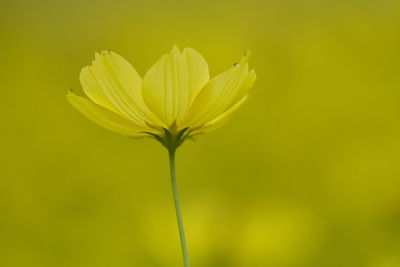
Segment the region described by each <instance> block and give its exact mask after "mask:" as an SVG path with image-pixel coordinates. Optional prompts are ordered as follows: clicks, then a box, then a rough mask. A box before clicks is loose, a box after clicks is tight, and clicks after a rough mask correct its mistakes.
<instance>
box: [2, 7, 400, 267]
mask: <svg viewBox="0 0 400 267" xmlns="http://www.w3.org/2000/svg"><path fill="white" fill-rule="evenodd" d="M0 33H1V34H0V49H1V56H0V81H1V89H0V96H1V99H0V102H1V104H0V112H1V113H0V114H1V131H0V137H1V141H0V142H1V143H0V144H1V154H0V166H1V167H0V266H5V267H20V266H24V267H48V266H51V267H128V266H137V267H147V266H165V267H169V266H171V267H172V266H174V267H175V266H182V261H181V254H180V247H179V237H178V231H177V225H176V218H175V214H174V208H173V200H172V193H171V188H170V180H169V175H168V161H167V153H166V151H164V149H163V148H162V147H161V146H160V145H159V144H158V143H156V142H155V141H153V140H150V139H148V140H131V139H129V138H126V137H123V136H119V135H116V134H113V133H110V132H107V131H106V130H104V129H102V128H100V127H98V126H96V125H94V124H93V123H92V122H90V121H89V120H87V119H86V118H84V117H83V116H81V115H80V114H79V113H78V112H77V111H76V110H74V109H73V108H72V107H71V106H70V105H69V104H68V103H67V101H66V100H65V94H66V92H67V90H68V89H70V88H73V89H74V90H75V91H76V92H78V93H81V92H82V90H81V88H80V84H79V79H78V77H79V72H80V69H81V68H82V67H84V66H86V65H88V64H90V62H91V60H92V59H93V57H94V52H96V51H101V50H103V49H109V50H114V51H116V52H117V53H119V54H121V55H122V56H124V57H125V58H126V59H128V60H129V61H130V62H131V63H132V64H133V65H134V66H135V67H136V69H137V70H138V72H139V73H140V74H141V75H143V74H144V73H145V72H146V70H147V69H148V68H149V67H150V66H151V65H152V64H153V63H154V62H155V61H156V60H157V59H158V58H159V57H160V56H161V55H162V54H163V53H165V52H167V51H169V50H170V49H171V48H172V46H173V45H174V44H176V45H178V46H179V47H181V48H183V47H186V46H190V47H193V48H195V49H196V50H198V51H199V52H200V53H202V54H203V55H204V57H205V58H206V59H207V61H208V63H209V66H210V70H211V74H212V75H215V74H218V73H219V72H221V71H223V70H225V69H226V68H227V67H229V66H230V65H231V64H232V63H233V62H234V61H235V60H237V59H238V58H240V56H241V55H242V53H243V52H244V51H246V50H251V51H252V53H253V56H252V58H251V59H250V64H251V65H252V66H254V67H255V69H256V72H257V74H258V79H257V82H256V85H255V87H254V88H253V90H252V92H251V95H250V99H249V101H248V102H247V103H246V104H245V105H244V106H243V107H242V108H241V109H240V110H238V111H237V112H236V114H235V115H234V116H233V117H232V118H231V120H230V122H229V123H228V124H226V125H225V126H224V127H223V128H221V129H220V130H218V131H216V132H214V133H212V134H209V135H204V136H200V137H199V138H198V140H197V141H195V142H190V141H189V142H186V143H185V144H184V146H183V147H182V148H181V149H179V151H178V155H177V157H178V158H177V173H178V186H179V189H180V194H181V200H182V205H183V215H184V222H185V227H186V231H187V238H188V245H189V253H190V257H191V260H192V266H194V267H225V266H226V267H399V266H400V256H399V255H400V152H399V151H400V105H399V103H400V2H399V1H397V0H380V1H372V0H347V1H345V0H338V1H333V0H332V1H328V0H325V1H323V0H304V1H295V0H281V1H273V0H266V1H262V0H254V1H250V0H249V1H235V0H231V1H215V0H214V1H213V0H202V1H161V0H158V1H156V0H148V1H120V0H114V1H105V0H103V1H84V0H80V1H78V0H72V1H50V0H48V1H45V0H35V1H30V0H25V1H23V0H22V1H19V0H15V1H11V0H10V1H7V0H1V1H0Z"/></svg>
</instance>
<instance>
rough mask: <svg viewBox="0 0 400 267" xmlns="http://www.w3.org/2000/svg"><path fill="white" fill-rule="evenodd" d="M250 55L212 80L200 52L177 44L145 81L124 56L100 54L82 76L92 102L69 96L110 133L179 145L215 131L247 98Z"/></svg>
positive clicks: (252, 76) (250, 79) (252, 78)
mask: <svg viewBox="0 0 400 267" xmlns="http://www.w3.org/2000/svg"><path fill="white" fill-rule="evenodd" d="M248 56H249V54H248V53H246V54H245V55H244V56H243V58H242V59H241V60H240V62H239V63H235V64H234V65H233V66H231V67H230V68H229V69H228V70H227V71H225V72H223V73H221V74H219V75H218V76H216V77H214V78H212V79H211V80H210V78H209V72H208V65H207V62H206V61H205V59H204V58H203V57H202V56H201V55H200V54H199V53H198V52H197V51H196V50H194V49H192V48H185V49H184V50H183V51H182V52H181V51H180V50H179V49H178V47H176V46H175V47H174V48H173V49H172V51H171V52H169V53H167V54H165V55H163V56H162V57H161V58H160V59H159V60H158V61H157V62H156V63H155V64H154V65H153V66H152V67H151V68H150V70H149V71H148V72H147V73H146V75H145V76H144V77H143V79H142V78H141V77H140V76H139V74H138V73H137V72H136V70H135V69H134V68H133V67H132V65H131V64H129V62H128V61H126V60H125V59H124V58H123V57H121V56H120V55H118V54H116V53H114V52H110V51H102V52H101V53H100V54H99V53H96V55H95V60H94V61H93V62H92V65H90V66H88V67H85V68H83V69H82V71H81V74H80V82H81V84H82V87H83V91H84V92H85V94H86V95H87V97H88V98H85V97H80V96H77V95H75V94H74V93H73V92H69V93H68V95H67V98H68V101H69V102H70V103H71V104H72V105H73V106H74V107H75V108H76V109H77V110H79V111H80V112H81V113H82V114H83V115H85V116H86V117H88V118H89V119H91V120H92V121H93V122H95V123H97V124H98V125H100V126H102V127H104V128H106V129H108V130H110V131H113V132H116V133H119V134H123V135H127V136H130V137H135V138H139V137H146V136H150V137H154V138H156V139H157V140H158V141H160V142H161V143H163V144H164V145H165V146H167V147H168V146H171V145H174V146H176V147H177V146H179V145H180V144H181V143H182V142H183V141H184V140H185V139H186V138H188V137H190V136H193V135H195V134H198V133H204V132H209V131H211V130H213V129H215V128H217V127H218V126H219V125H221V124H222V123H223V122H224V121H225V120H226V118H227V117H229V115H230V114H231V113H232V112H233V111H234V110H236V109H237V108H238V107H239V106H240V105H241V104H242V103H243V102H244V101H245V100H246V98H247V93H248V91H249V89H250V88H251V87H252V86H253V84H254V82H255V79H256V74H255V72H254V70H249V66H248V63H247V59H248ZM171 140H172V141H171ZM171 142H173V144H170V143H171Z"/></svg>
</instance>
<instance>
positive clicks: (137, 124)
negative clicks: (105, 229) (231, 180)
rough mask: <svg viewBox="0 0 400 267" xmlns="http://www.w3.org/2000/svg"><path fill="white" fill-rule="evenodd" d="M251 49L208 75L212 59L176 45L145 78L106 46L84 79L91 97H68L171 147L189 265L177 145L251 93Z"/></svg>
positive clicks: (100, 119)
mask: <svg viewBox="0 0 400 267" xmlns="http://www.w3.org/2000/svg"><path fill="white" fill-rule="evenodd" d="M248 56H249V54H248V53H247V54H246V55H244V56H243V58H242V59H241V60H240V62H239V63H235V64H234V65H233V66H232V67H230V68H229V69H228V70H227V71H225V72H223V73H221V74H220V75H218V76H216V77H214V78H213V79H211V80H210V78H209V73H208V65H207V62H206V61H205V60H204V58H203V57H202V56H201V55H200V54H199V53H198V52H196V51H195V50H194V49H192V48H185V49H184V50H183V51H182V52H180V51H179V49H178V48H177V47H176V46H175V47H174V48H173V49H172V51H171V52H170V53H168V54H165V55H164V56H162V57H161V59H159V60H158V61H157V62H156V64H154V65H153V67H151V68H150V70H149V71H148V72H147V73H146V75H145V76H144V78H143V79H142V78H141V77H140V76H139V74H138V73H137V72H136V70H135V69H134V68H133V67H132V65H131V64H129V62H128V61H126V60H125V59H124V58H122V57H121V56H119V55H117V54H116V53H114V52H109V51H103V52H101V53H100V54H96V57H95V60H94V61H93V62H92V65H91V66H88V67H86V68H84V69H83V70H82V71H81V75H80V80H81V84H82V87H83V91H84V92H85V94H86V95H87V96H88V98H85V97H80V96H77V95H75V94H74V93H73V92H71V91H70V92H69V93H68V95H67V98H68V101H69V102H70V103H71V104H72V105H73V106H74V107H75V108H76V109H78V110H79V111H80V112H81V113H83V114H84V115H86V116H87V117H88V118H89V119H91V120H92V121H94V122H95V123H97V124H99V125H100V126H103V127H104V128H106V129H108V130H111V131H114V132H116V133H120V134H123V135H127V136H130V137H135V138H138V137H146V136H150V137H154V138H155V139H156V140H158V141H160V142H161V143H162V144H163V145H164V146H165V147H166V148H167V149H168V152H169V162H170V171H171V183H172V190H173V195H174V201H175V211H176V216H177V220H178V227H179V235H180V239H181V247H182V255H183V261H184V265H185V267H190V263H189V255H188V250H187V245H186V238H185V232H184V228H183V220H182V213H181V208H180V201H179V196H178V188H177V184H176V174H175V151H176V148H177V147H179V146H180V145H181V144H182V142H183V141H184V140H185V139H186V138H188V137H191V136H193V135H195V134H198V133H204V132H208V131H211V130H213V129H215V128H216V127H218V126H219V125H221V124H222V123H223V122H224V121H225V120H226V118H227V117H228V116H229V115H230V114H231V113H232V112H233V111H234V110H235V109H237V108H238V107H239V106H240V105H241V104H242V103H243V102H244V101H245V100H246V98H247V93H248V91H249V89H250V88H251V87H252V86H253V84H254V82H255V80H256V74H255V72H254V70H250V71H249V65H248V63H247V59H248Z"/></svg>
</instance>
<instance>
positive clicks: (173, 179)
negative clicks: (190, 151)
mask: <svg viewBox="0 0 400 267" xmlns="http://www.w3.org/2000/svg"><path fill="white" fill-rule="evenodd" d="M168 151H169V164H170V170H171V182H172V191H173V193H174V200H175V211H176V218H177V219H178V227H179V235H180V238H181V247H182V254H183V261H184V263H185V267H190V263H189V255H188V250H187V246H186V238H185V231H184V229H183V221H182V213H181V204H180V201H179V195H178V187H177V185H176V173H175V148H170V149H168Z"/></svg>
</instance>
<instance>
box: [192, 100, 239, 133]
mask: <svg viewBox="0 0 400 267" xmlns="http://www.w3.org/2000/svg"><path fill="white" fill-rule="evenodd" d="M246 100H247V95H246V96H244V97H242V99H241V100H239V101H238V102H237V103H236V104H234V105H233V106H232V107H230V108H229V109H228V110H227V111H225V112H224V113H222V114H221V115H219V116H218V117H217V118H215V119H214V120H212V121H211V122H209V123H207V124H206V125H204V126H203V127H201V128H199V129H196V130H194V131H193V132H192V133H193V134H195V133H208V132H211V131H214V130H216V129H217V128H219V127H221V126H222V125H223V124H225V123H226V122H227V121H228V119H229V118H230V116H231V115H232V113H233V112H234V111H235V110H236V109H238V108H239V107H240V106H241V105H242V104H243V103H244V102H246Z"/></svg>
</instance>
